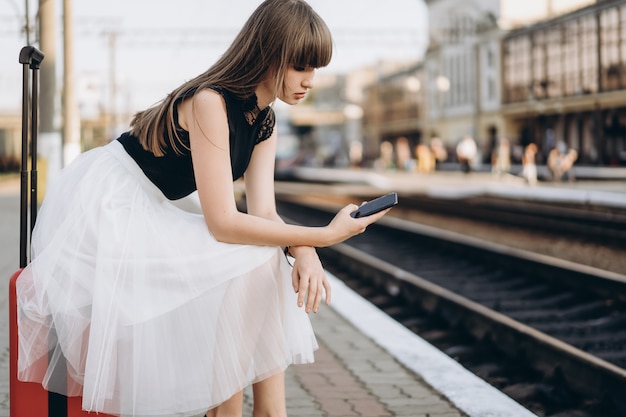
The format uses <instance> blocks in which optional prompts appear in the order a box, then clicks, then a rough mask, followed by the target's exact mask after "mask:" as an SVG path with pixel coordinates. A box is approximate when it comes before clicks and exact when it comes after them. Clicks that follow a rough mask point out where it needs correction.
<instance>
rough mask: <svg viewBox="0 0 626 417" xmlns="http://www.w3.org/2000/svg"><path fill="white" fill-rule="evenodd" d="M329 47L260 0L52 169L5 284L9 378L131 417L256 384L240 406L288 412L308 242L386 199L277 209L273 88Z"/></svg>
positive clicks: (291, 88) (346, 232)
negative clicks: (15, 272) (12, 296)
mask: <svg viewBox="0 0 626 417" xmlns="http://www.w3.org/2000/svg"><path fill="white" fill-rule="evenodd" d="M331 53H332V40H331V35H330V32H329V30H328V28H327V26H326V25H325V24H324V22H323V21H322V20H321V18H320V17H319V16H318V15H317V14H316V13H315V12H314V11H313V10H312V9H311V7H310V6H309V5H308V4H307V3H305V2H304V1H303V0H267V1H264V2H263V3H262V4H261V5H260V6H259V7H258V8H257V9H256V10H255V11H254V13H253V14H252V15H251V16H250V18H249V20H248V21H247V23H246V24H245V26H244V27H243V29H242V31H241V32H240V33H239V35H238V36H237V37H236V39H235V40H234V42H233V44H232V45H231V47H230V48H229V49H228V50H227V51H226V53H225V54H224V55H223V56H222V57H221V58H220V59H219V60H218V61H217V62H216V63H215V64H214V66H212V67H211V68H210V69H209V70H207V71H206V72H205V73H203V74H201V75H199V76H198V77H196V78H195V79H193V80H191V81H188V82H185V83H184V84H183V85H181V86H180V87H179V88H177V89H176V90H174V91H173V92H171V93H170V94H169V95H168V96H167V97H166V98H165V99H164V100H163V101H162V102H161V103H159V104H157V105H156V106H154V107H152V108H150V109H148V110H146V111H143V112H140V113H138V114H137V115H135V117H134V119H133V120H132V122H131V128H130V131H129V132H127V133H125V134H123V135H122V136H121V137H120V138H119V139H118V140H117V141H113V142H112V143H110V144H108V145H106V146H104V147H101V148H97V149H94V150H91V151H88V152H86V153H84V154H82V155H81V156H80V157H79V158H78V159H77V160H76V161H75V162H74V163H72V164H71V165H70V166H69V167H67V168H66V169H65V170H64V171H63V174H62V175H61V177H60V178H59V180H58V181H57V182H56V183H55V184H54V185H53V186H52V187H51V188H50V190H49V192H48V195H47V196H46V199H45V201H44V203H43V205H42V209H41V211H40V213H39V217H38V220H37V222H38V223H37V226H36V228H35V230H34V234H33V241H32V253H33V260H32V262H31V264H30V265H29V266H28V267H27V268H26V269H25V270H24V272H23V273H22V275H21V276H20V277H19V279H18V283H17V292H18V306H19V309H20V310H19V311H20V314H19V315H20V319H19V323H18V325H19V332H20V333H19V340H20V352H19V353H20V355H19V377H20V379H21V380H25V381H35V382H39V383H43V385H44V386H45V387H46V389H48V390H50V391H55V392H59V393H63V394H66V395H82V396H83V408H84V409H85V410H89V411H96V412H104V413H109V414H120V415H136V416H164V415H167V416H169V415H177V416H191V415H198V414H202V413H204V412H206V411H207V410H209V411H208V413H207V415H208V416H212V415H241V412H242V411H241V410H242V395H243V394H242V389H243V388H244V387H246V386H247V385H249V384H253V393H254V401H255V405H254V415H256V416H284V415H286V407H285V398H284V381H283V372H284V370H285V369H286V367H287V366H288V365H290V364H292V363H310V362H312V361H313V351H314V350H315V349H316V348H317V344H316V341H315V337H314V335H313V332H312V329H311V325H310V322H309V319H308V316H307V313H309V312H317V310H318V307H319V304H320V303H321V301H322V297H323V295H324V292H325V293H326V302H327V303H328V302H330V288H329V285H328V282H327V280H326V277H325V275H324V271H323V268H322V266H321V263H320V261H319V259H318V257H317V255H316V252H315V249H314V248H315V247H322V246H329V245H333V244H336V243H339V242H341V241H343V240H345V239H347V238H349V237H351V236H353V235H356V234H358V233H362V232H363V231H364V230H365V228H366V227H367V226H368V225H369V224H371V223H372V222H375V221H376V220H378V219H380V217H382V216H383V215H384V214H385V212H381V213H379V214H377V215H373V216H370V217H366V218H360V219H354V218H352V217H350V212H352V211H354V210H355V209H356V207H357V206H355V205H349V206H346V207H344V208H343V209H342V210H340V211H339V212H338V213H337V215H336V216H335V218H334V219H333V220H332V221H331V222H330V223H329V224H328V225H327V226H325V227H303V226H295V225H287V224H285V223H284V222H283V221H282V220H281V219H280V217H279V216H278V215H277V213H276V207H275V201H274V187H273V175H274V158H275V152H276V143H277V135H276V129H274V124H275V120H274V113H273V110H272V107H271V104H272V103H273V102H274V100H275V99H276V98H278V99H280V100H282V101H284V102H286V103H288V104H296V103H298V102H299V101H301V100H302V99H303V98H304V97H305V95H306V92H307V91H308V90H309V89H310V88H312V87H313V76H314V72H315V69H316V68H319V67H323V66H326V65H327V64H328V62H329V61H330V58H331ZM240 177H243V179H244V183H245V191H246V202H247V213H241V212H239V211H238V210H237V207H236V204H235V198H234V189H233V181H234V180H236V179H238V178H240ZM196 189H197V199H195V197H196V193H194V191H195V190H196ZM283 250H285V251H288V253H289V254H290V255H291V256H293V257H294V258H295V262H294V265H293V269H292V268H291V267H290V266H289V264H288V262H287V261H286V259H285V256H284V254H283Z"/></svg>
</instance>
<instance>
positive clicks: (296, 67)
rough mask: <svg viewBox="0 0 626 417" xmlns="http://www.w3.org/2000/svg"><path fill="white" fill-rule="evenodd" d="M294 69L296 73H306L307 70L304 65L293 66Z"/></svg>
mask: <svg viewBox="0 0 626 417" xmlns="http://www.w3.org/2000/svg"><path fill="white" fill-rule="evenodd" d="M293 69H295V70H296V71H298V72H302V71H305V70H306V67H305V66H303V65H294V66H293Z"/></svg>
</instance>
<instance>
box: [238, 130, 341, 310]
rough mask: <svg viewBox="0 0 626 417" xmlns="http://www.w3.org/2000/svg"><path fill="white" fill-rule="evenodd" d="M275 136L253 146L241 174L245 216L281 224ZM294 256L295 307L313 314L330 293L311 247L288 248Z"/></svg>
mask: <svg viewBox="0 0 626 417" xmlns="http://www.w3.org/2000/svg"><path fill="white" fill-rule="evenodd" d="M277 143H278V135H277V133H276V129H274V132H273V133H272V135H271V136H270V137H269V138H268V139H267V140H265V141H263V142H261V143H259V144H258V145H256V146H255V148H254V151H253V152H252V158H251V159H250V163H249V164H248V168H247V169H246V173H245V174H244V182H245V187H246V206H247V211H248V214H250V215H253V216H257V217H262V218H265V219H268V220H273V221H277V222H282V223H284V221H283V219H282V218H281V217H280V216H279V215H278V212H277V211H276V196H275V191H274V165H275V160H276V147H277ZM289 253H290V254H291V256H293V257H294V259H295V262H294V264H293V271H292V273H291V280H292V285H293V289H294V291H295V292H297V293H298V306H300V307H302V306H305V309H306V312H307V313H309V312H311V311H313V312H314V313H317V310H318V307H319V305H320V302H321V300H322V297H323V295H324V292H326V304H329V303H330V298H331V290H330V284H329V283H328V279H327V277H326V273H325V271H324V268H323V267H322V263H321V262H320V259H319V257H318V256H317V252H316V251H315V248H313V247H309V246H296V247H290V248H289Z"/></svg>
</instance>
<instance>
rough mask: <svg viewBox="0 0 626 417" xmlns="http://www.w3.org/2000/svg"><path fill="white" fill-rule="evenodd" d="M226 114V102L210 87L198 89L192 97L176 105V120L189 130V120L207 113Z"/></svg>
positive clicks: (214, 114)
mask: <svg viewBox="0 0 626 417" xmlns="http://www.w3.org/2000/svg"><path fill="white" fill-rule="evenodd" d="M222 114H226V103H225V101H224V97H222V95H221V94H220V93H218V92H217V91H215V90H212V89H210V88H205V89H202V90H201V91H198V92H197V93H196V94H195V95H194V96H193V97H190V98H188V99H185V100H184V101H183V102H181V103H180V104H179V105H178V122H179V123H180V126H181V127H182V128H183V129H185V130H187V131H189V126H191V121H192V120H194V119H198V118H199V117H206V116H207V115H213V116H214V117H215V116H220V115H222Z"/></svg>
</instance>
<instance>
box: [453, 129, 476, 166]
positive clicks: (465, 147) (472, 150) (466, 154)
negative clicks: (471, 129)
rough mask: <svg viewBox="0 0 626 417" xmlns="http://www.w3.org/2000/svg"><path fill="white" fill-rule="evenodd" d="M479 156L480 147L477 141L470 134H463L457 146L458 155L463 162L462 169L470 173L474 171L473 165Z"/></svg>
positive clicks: (461, 162)
mask: <svg viewBox="0 0 626 417" xmlns="http://www.w3.org/2000/svg"><path fill="white" fill-rule="evenodd" d="M477 156H478V148H477V146H476V141H474V138H472V137H471V136H470V135H465V136H463V139H461V141H460V142H459V144H458V145H457V146H456V157H457V160H458V161H459V163H460V164H461V171H463V172H465V173H466V174H469V173H470V172H471V171H472V165H473V164H474V161H475V160H476V157H477Z"/></svg>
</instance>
